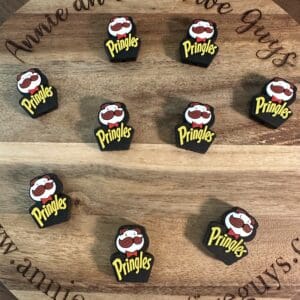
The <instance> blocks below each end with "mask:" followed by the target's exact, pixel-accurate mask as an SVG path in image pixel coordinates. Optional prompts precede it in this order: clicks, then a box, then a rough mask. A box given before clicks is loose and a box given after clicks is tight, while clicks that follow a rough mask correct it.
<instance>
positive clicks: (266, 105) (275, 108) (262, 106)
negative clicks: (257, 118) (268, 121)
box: [255, 97, 292, 120]
mask: <svg viewBox="0 0 300 300" xmlns="http://www.w3.org/2000/svg"><path fill="white" fill-rule="evenodd" d="M255 101H256V107H255V114H256V115H258V114H262V113H270V114H272V117H277V116H280V117H281V118H282V119H284V120H286V119H287V118H288V117H289V115H290V114H291V113H292V111H291V110H290V109H289V108H288V106H287V103H286V102H284V103H283V104H280V103H275V102H272V101H271V100H270V101H266V99H265V97H257V98H256V99H255Z"/></svg>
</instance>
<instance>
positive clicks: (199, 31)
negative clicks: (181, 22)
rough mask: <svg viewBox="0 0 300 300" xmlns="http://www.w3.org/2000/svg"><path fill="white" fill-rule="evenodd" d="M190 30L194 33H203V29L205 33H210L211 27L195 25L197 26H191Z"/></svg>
mask: <svg viewBox="0 0 300 300" xmlns="http://www.w3.org/2000/svg"><path fill="white" fill-rule="evenodd" d="M192 31H193V32H194V33H196V34H199V33H203V32H205V31H206V32H207V33H212V32H213V29H211V28H210V27H203V26H197V27H193V28H192Z"/></svg>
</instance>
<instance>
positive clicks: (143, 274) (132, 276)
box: [110, 225, 154, 282]
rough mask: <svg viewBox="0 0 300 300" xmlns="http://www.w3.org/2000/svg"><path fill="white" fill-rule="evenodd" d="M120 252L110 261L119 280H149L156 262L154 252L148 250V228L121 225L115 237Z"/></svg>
mask: <svg viewBox="0 0 300 300" xmlns="http://www.w3.org/2000/svg"><path fill="white" fill-rule="evenodd" d="M115 245H116V248H117V249H118V252H116V253H114V254H113V255H112V256H111V259H110V262H111V265H112V268H113V271H114V273H115V275H116V279H117V281H119V282H147V281H148V279H149V276H150V273H151V270H152V267H153V264H154V257H153V255H152V254H150V253H148V252H146V250H147V248H148V246H149V239H148V236H147V233H146V230H145V228H144V227H142V226H138V225H126V226H121V227H120V228H119V230H118V234H117V236H116V239H115Z"/></svg>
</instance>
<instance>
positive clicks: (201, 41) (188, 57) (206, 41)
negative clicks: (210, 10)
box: [180, 19, 218, 67]
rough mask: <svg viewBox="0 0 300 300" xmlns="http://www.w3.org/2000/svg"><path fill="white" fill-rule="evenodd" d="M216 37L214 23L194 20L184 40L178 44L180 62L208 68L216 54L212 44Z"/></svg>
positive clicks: (215, 48)
mask: <svg viewBox="0 0 300 300" xmlns="http://www.w3.org/2000/svg"><path fill="white" fill-rule="evenodd" d="M217 35H218V31H217V25H216V23H214V22H212V21H207V20H202V19H197V20H194V21H193V23H192V25H190V27H189V29H188V32H187V36H186V38H185V39H184V40H183V41H182V42H181V44H180V56H181V61H182V62H183V63H187V64H193V65H197V66H201V67H208V66H209V65H210V63H211V62H212V60H213V58H214V57H215V55H216V54H217V52H218V46H217V45H216V44H214V41H215V40H216V38H217Z"/></svg>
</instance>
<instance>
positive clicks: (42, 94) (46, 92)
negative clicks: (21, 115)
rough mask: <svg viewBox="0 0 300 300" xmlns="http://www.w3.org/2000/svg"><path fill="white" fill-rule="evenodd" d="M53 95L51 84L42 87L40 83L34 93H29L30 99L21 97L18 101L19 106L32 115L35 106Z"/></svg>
mask: <svg viewBox="0 0 300 300" xmlns="http://www.w3.org/2000/svg"><path fill="white" fill-rule="evenodd" d="M52 96H53V90H52V86H47V87H44V86H43V85H41V88H40V90H39V91H38V92H36V93H35V94H34V95H31V97H30V99H27V98H23V99H22V100H21V102H20V104H21V106H23V107H24V108H25V109H26V111H28V112H29V113H30V114H31V115H34V113H35V110H36V109H37V107H38V106H39V105H40V104H41V103H42V104H44V103H46V101H47V100H49V98H51V97H52Z"/></svg>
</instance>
